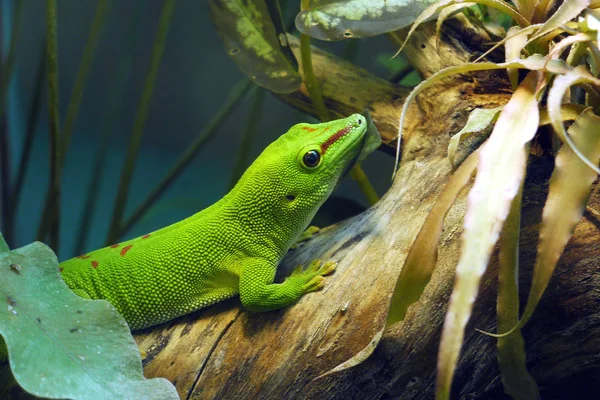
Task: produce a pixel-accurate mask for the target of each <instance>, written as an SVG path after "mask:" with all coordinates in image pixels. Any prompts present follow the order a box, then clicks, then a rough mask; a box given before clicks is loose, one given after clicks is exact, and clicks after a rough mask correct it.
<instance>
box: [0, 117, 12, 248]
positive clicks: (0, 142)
mask: <svg viewBox="0 0 600 400" xmlns="http://www.w3.org/2000/svg"><path fill="white" fill-rule="evenodd" d="M8 146H9V143H8V126H7V121H6V115H0V232H1V231H2V230H3V229H5V230H8V222H7V221H8V219H9V218H10V214H11V210H10V161H9V151H8ZM3 221H4V224H2V222H3ZM3 225H4V227H3ZM10 239H11V238H10V237H9V235H6V238H5V240H6V241H7V242H8V243H9V244H10Z"/></svg>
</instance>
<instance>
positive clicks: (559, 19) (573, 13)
mask: <svg viewBox="0 0 600 400" xmlns="http://www.w3.org/2000/svg"><path fill="white" fill-rule="evenodd" d="M589 4H590V0H569V1H563V2H562V4H561V5H560V6H559V7H558V9H557V10H556V11H555V12H554V13H553V14H552V15H551V16H550V17H549V18H548V19H547V20H546V22H544V25H543V26H542V27H541V28H540V30H539V31H538V32H537V33H536V34H535V35H534V36H533V37H532V38H531V39H529V43H531V42H533V41H534V40H537V39H539V38H541V37H542V36H544V35H545V34H547V33H549V32H551V31H553V30H555V29H557V28H558V27H560V26H561V25H564V24H566V23H567V22H569V21H570V20H572V19H573V18H575V17H577V16H578V15H579V14H581V12H582V11H583V10H585V9H586V8H587V6H589Z"/></svg>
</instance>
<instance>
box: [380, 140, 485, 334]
mask: <svg viewBox="0 0 600 400" xmlns="http://www.w3.org/2000/svg"><path fill="white" fill-rule="evenodd" d="M478 158H479V150H478V151H476V152H474V153H472V154H471V155H470V156H469V157H467V159H466V160H465V161H464V162H463V163H462V164H461V165H460V167H458V169H457V170H456V171H455V172H454V173H453V174H452V176H451V177H450V179H449V180H448V183H447V184H446V186H444V189H442V192H441V193H440V195H439V196H438V198H437V200H436V202H435V204H434V205H433V208H432V209H431V211H430V212H429V214H428V215H427V218H426V219H425V222H424V223H423V226H422V227H421V230H420V231H419V234H418V235H417V237H416V239H415V242H414V243H413V245H412V246H411V248H410V252H409V253H408V256H407V257H406V261H405V262H404V266H403V267H402V271H401V272H400V276H399V277H398V280H397V281H396V287H395V288H394V293H393V294H392V299H391V302H390V309H389V311H388V316H387V322H386V326H391V325H393V324H395V323H396V322H399V321H402V320H403V319H404V316H405V314H406V310H408V307H409V306H410V305H411V304H413V303H414V302H415V301H417V300H418V299H419V297H421V293H423V290H424V289H425V286H426V285H427V283H428V282H429V280H430V279H431V274H432V273H433V270H434V268H435V265H436V263H437V247H438V242H439V241H440V235H441V234H442V226H443V224H444V219H445V218H446V214H447V213H448V210H449V209H450V207H452V205H453V204H454V201H455V200H456V196H458V194H459V193H460V191H461V190H462V188H463V187H464V186H465V185H466V184H467V183H468V182H469V181H470V180H471V178H472V177H473V175H474V174H475V169H476V167H477V162H478Z"/></svg>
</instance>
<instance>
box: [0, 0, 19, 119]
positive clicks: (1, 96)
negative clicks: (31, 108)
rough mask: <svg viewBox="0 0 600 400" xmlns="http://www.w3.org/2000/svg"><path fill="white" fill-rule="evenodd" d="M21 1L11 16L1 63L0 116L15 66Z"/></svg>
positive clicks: (3, 109)
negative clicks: (11, 24)
mask: <svg viewBox="0 0 600 400" xmlns="http://www.w3.org/2000/svg"><path fill="white" fill-rule="evenodd" d="M22 6H23V1H17V5H16V8H15V12H14V14H13V26H12V30H11V34H10V45H9V46H10V47H9V48H8V54H7V55H6V61H4V62H1V60H0V63H2V70H1V71H0V116H2V115H4V113H5V112H6V109H5V105H6V96H7V95H8V86H9V84H10V80H11V78H12V73H13V70H14V66H15V57H16V54H17V43H18V37H19V32H20V29H19V27H20V25H21V9H22ZM0 54H2V53H0Z"/></svg>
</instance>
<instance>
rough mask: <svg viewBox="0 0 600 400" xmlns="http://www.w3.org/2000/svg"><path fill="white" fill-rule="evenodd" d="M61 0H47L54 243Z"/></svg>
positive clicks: (53, 230) (53, 242) (54, 234)
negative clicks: (58, 13) (57, 13)
mask: <svg viewBox="0 0 600 400" xmlns="http://www.w3.org/2000/svg"><path fill="white" fill-rule="evenodd" d="M56 6H57V0H47V1H46V7H47V9H46V70H47V73H46V76H47V78H48V114H49V116H48V117H49V118H48V133H49V135H50V190H49V193H50V203H51V206H50V208H49V211H50V223H49V227H50V230H49V231H50V240H49V244H50V247H52V248H54V250H55V251H56V252H58V251H59V250H58V247H59V243H60V238H59V234H60V229H59V227H60V226H59V223H60V165H59V160H60V159H61V158H62V154H61V149H60V142H59V141H60V136H59V135H60V120H59V118H60V116H59V92H58V39H57V21H56Z"/></svg>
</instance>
